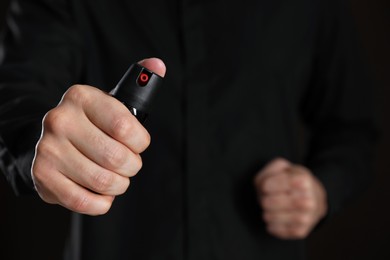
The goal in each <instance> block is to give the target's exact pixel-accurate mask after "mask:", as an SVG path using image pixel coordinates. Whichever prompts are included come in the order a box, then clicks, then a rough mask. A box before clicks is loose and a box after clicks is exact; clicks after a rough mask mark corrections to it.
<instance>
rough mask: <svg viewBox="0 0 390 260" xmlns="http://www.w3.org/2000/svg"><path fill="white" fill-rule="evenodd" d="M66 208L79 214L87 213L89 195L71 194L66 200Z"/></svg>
mask: <svg viewBox="0 0 390 260" xmlns="http://www.w3.org/2000/svg"><path fill="white" fill-rule="evenodd" d="M64 204H65V207H67V208H69V209H71V210H73V211H75V212H79V213H85V212H87V209H88V207H89V204H90V201H89V198H88V196H87V195H80V194H77V195H76V194H70V195H68V197H67V198H66V199H65V202H64Z"/></svg>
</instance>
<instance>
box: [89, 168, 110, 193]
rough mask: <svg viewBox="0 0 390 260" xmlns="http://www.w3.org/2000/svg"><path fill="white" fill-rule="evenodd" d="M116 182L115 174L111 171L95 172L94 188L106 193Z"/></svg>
mask: <svg viewBox="0 0 390 260" xmlns="http://www.w3.org/2000/svg"><path fill="white" fill-rule="evenodd" d="M113 183H114V176H113V174H110V173H105V172H101V173H98V174H95V176H94V178H93V180H92V186H93V187H94V190H95V191H96V192H99V193H106V192H108V191H110V190H111V188H112V186H113Z"/></svg>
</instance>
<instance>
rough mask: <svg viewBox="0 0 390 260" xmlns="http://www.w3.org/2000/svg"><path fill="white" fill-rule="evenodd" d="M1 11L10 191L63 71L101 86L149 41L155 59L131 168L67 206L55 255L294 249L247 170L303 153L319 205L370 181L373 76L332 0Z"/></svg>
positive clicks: (226, 254)
mask: <svg viewBox="0 0 390 260" xmlns="http://www.w3.org/2000/svg"><path fill="white" fill-rule="evenodd" d="M7 21H8V26H7V29H6V32H5V34H4V37H3V45H2V55H3V56H2V63H1V66H0V134H1V137H2V140H1V142H0V156H1V163H0V168H1V170H2V171H3V172H4V173H5V175H6V176H7V179H8V180H9V181H10V183H11V185H12V186H13V187H14V189H15V191H16V192H17V193H25V192H28V191H32V190H33V189H32V188H33V187H32V182H31V177H30V167H31V159H32V155H33V150H34V145H35V143H36V141H37V139H38V137H39V134H40V123H41V120H42V117H43V116H44V114H45V113H46V112H47V111H48V110H49V109H51V108H52V107H54V106H55V105H56V104H57V103H58V102H59V100H60V98H61V95H62V94H63V93H64V92H65V91H66V89H67V88H68V87H69V86H71V85H72V84H75V83H83V84H90V85H93V86H96V87H99V88H101V89H103V90H106V91H109V90H111V89H112V88H113V87H114V86H115V84H116V83H117V81H118V80H119V79H120V77H121V76H122V74H123V73H124V72H125V71H126V70H127V67H128V66H129V65H130V64H131V63H133V62H135V61H137V60H140V59H143V58H145V57H150V56H156V57H160V58H162V59H163V60H164V61H165V63H166V65H167V68H168V73H167V76H166V78H165V80H164V86H163V90H162V91H160V93H159V96H158V97H157V99H156V102H155V104H154V110H153V111H152V112H151V116H150V119H149V121H148V122H147V123H146V127H147V129H148V130H149V131H150V133H151V136H152V144H151V146H150V148H149V149H148V150H147V151H146V152H145V153H144V154H143V161H144V167H143V169H142V170H141V172H140V173H139V174H138V175H137V176H136V177H134V178H132V185H131V187H130V189H129V190H128V192H127V193H126V194H124V195H122V196H120V197H117V198H116V200H115V202H114V204H113V207H112V209H111V210H110V212H109V213H108V214H106V215H104V216H100V217H89V216H76V217H75V218H74V227H75V228H73V229H72V235H71V236H70V237H71V239H72V240H71V242H70V243H69V248H68V254H67V255H68V259H73V260H74V259H94V260H99V259H145V260H146V259H170V260H174V259H189V260H192V259H194V260H198V259H204V260H207V259H286V258H288V259H302V258H303V257H304V253H303V252H304V250H303V249H304V241H283V240H279V239H276V238H273V237H272V236H270V235H268V234H267V233H266V231H265V228H264V223H263V222H262V220H261V209H260V208H259V206H258V204H257V202H256V197H255V191H254V188H253V184H252V179H253V177H254V175H255V174H256V173H257V172H258V171H259V170H260V169H261V168H262V167H263V166H264V165H265V164H266V163H267V162H269V161H270V160H271V159H273V158H275V157H284V158H287V159H289V160H291V161H293V162H294V163H302V164H304V165H307V166H308V167H309V168H310V169H311V170H312V171H313V172H314V174H316V175H317V176H318V178H319V179H320V180H321V181H322V182H323V184H324V185H325V187H326V189H327V193H328V200H329V201H328V202H329V206H330V215H331V214H333V213H334V212H336V211H338V210H339V209H340V208H342V206H343V205H344V204H345V203H346V202H347V201H348V200H349V199H351V198H352V197H353V195H355V194H356V193H357V192H358V191H360V190H361V189H362V188H364V187H365V185H366V183H367V179H368V177H369V171H370V170H369V169H370V167H369V166H370V158H371V148H372V142H373V138H374V123H373V117H372V110H371V105H370V102H371V98H370V96H371V94H370V90H371V89H372V85H371V83H370V81H369V80H368V77H367V70H366V68H365V66H364V63H363V62H362V61H361V59H360V57H361V55H360V52H359V48H358V44H357V37H356V35H355V33H354V29H353V23H352V19H351V16H350V14H349V11H348V8H347V6H346V4H345V1H340V0H314V1H313V0H294V1H288V0H272V1H267V0H243V1H239V2H237V1H220V0H208V1H202V0H181V1H179V0H170V1H157V0H156V1H155V0H149V1H126V0H111V1H105V0H56V1H52V0H24V1H13V2H12V8H11V11H10V14H9V17H8V20H7ZM102 109H104V108H102ZM300 124H303V125H304V128H305V129H306V132H307V136H308V140H307V142H306V144H307V145H306V146H305V147H302V142H301V139H302V138H301V137H302V129H301V128H300V127H299V125H300ZM26 217H27V216H26ZM75 242H77V245H76V244H75Z"/></svg>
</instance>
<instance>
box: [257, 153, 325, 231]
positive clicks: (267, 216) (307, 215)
mask: <svg viewBox="0 0 390 260" xmlns="http://www.w3.org/2000/svg"><path fill="white" fill-rule="evenodd" d="M254 185H255V188H256V190H257V195H258V201H259V204H260V206H261V207H262V209H263V219H264V221H265V223H266V226H267V230H268V232H269V233H270V234H272V235H274V236H276V237H278V238H281V239H303V238H306V237H307V236H308V235H309V233H310V232H311V231H312V230H313V228H314V227H315V226H316V225H317V224H318V222H319V221H320V220H321V219H322V218H323V217H324V216H325V215H326V213H327V200H326V191H325V188H324V187H323V185H322V184H321V182H320V181H319V180H318V179H317V178H316V177H315V176H314V175H313V174H312V172H311V171H310V170H309V169H307V168H306V167H304V166H301V165H295V164H292V163H291V162H289V161H287V160H285V159H283V158H277V159H274V160H273V161H271V162H270V163H268V164H267V165H266V166H265V167H264V169H262V170H261V171H260V172H259V173H258V174H257V175H256V177H255V179H254Z"/></svg>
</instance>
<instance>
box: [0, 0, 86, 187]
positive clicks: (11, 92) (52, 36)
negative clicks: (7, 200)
mask: <svg viewBox="0 0 390 260" xmlns="http://www.w3.org/2000/svg"><path fill="white" fill-rule="evenodd" d="M73 18H74V17H72V10H71V6H70V4H69V2H68V1H65V0H56V1H52V0H24V1H17V0H15V1H12V2H11V4H10V9H9V13H8V16H7V21H6V28H5V30H4V32H3V34H2V38H1V49H0V171H1V172H3V173H4V174H5V176H6V179H7V180H8V181H9V183H10V184H11V186H12V188H13V189H14V191H15V192H16V194H22V193H29V192H32V191H33V183H32V178H31V173H30V168H31V163H32V159H33V155H34V148H35V144H36V142H37V140H38V139H39V136H40V133H41V121H42V119H43V117H44V115H45V114H46V112H48V111H49V110H50V109H51V108H53V107H55V106H56V105H57V103H58V102H59V101H60V99H61V96H62V94H63V93H64V92H65V91H66V89H67V88H68V87H69V86H70V85H71V84H72V83H74V82H76V81H77V80H79V78H80V75H81V73H80V71H81V66H82V65H81V64H82V51H81V43H80V38H79V37H78V32H77V27H76V25H75V22H74V19H73Z"/></svg>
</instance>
